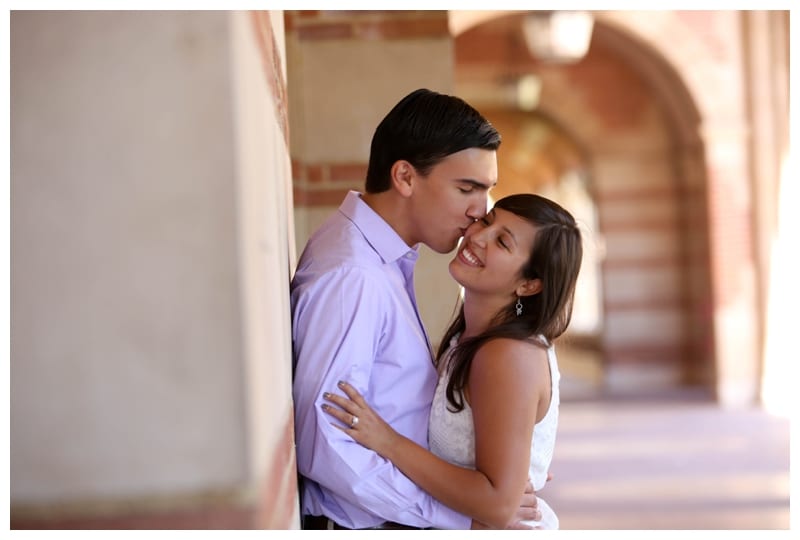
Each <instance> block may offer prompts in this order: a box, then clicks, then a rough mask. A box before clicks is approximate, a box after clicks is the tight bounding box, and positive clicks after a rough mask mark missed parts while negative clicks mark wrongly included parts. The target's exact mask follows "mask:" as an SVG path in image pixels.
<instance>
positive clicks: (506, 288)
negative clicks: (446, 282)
mask: <svg viewBox="0 0 800 540" xmlns="http://www.w3.org/2000/svg"><path fill="white" fill-rule="evenodd" d="M535 237H536V226H535V225H533V224H532V223H531V222H529V221H527V220H525V219H523V218H521V217H519V216H517V215H516V214H514V213H512V212H509V211H507V210H503V209H500V208H495V209H493V210H492V211H491V212H489V213H488V214H487V215H486V217H484V218H483V219H479V220H478V221H476V222H475V223H473V224H472V225H470V226H469V228H468V229H467V231H466V232H465V233H464V239H463V241H462V242H461V245H460V246H459V248H458V251H457V252H456V256H455V258H453V260H452V261H451V262H450V275H452V276H453V279H455V280H456V281H457V282H458V283H459V284H461V285H462V286H463V287H464V289H465V290H466V291H469V292H470V293H476V294H484V295H497V296H498V297H499V298H502V299H503V301H504V302H505V301H510V300H511V299H513V298H515V297H516V294H517V293H516V291H517V288H518V287H519V286H520V285H521V284H522V283H524V282H525V281H526V280H525V279H524V278H523V277H522V275H521V272H522V267H523V266H524V265H525V264H526V263H527V262H528V258H529V257H530V254H531V250H532V249H533V242H534V239H535Z"/></svg>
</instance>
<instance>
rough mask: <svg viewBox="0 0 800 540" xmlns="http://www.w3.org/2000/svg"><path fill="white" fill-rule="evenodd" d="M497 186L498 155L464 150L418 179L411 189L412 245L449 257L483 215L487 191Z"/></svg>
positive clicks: (477, 149)
mask: <svg viewBox="0 0 800 540" xmlns="http://www.w3.org/2000/svg"><path fill="white" fill-rule="evenodd" d="M496 184H497V152H495V151H494V150H484V149H482V148H467V149H466V150H461V151H460V152H456V153H455V154H451V155H449V156H447V157H446V158H445V159H443V160H442V161H441V162H439V163H438V164H437V165H436V166H435V167H433V168H432V169H431V171H430V173H429V174H428V176H426V177H422V176H420V177H419V178H418V179H417V184H416V186H415V189H414V195H413V197H414V215H413V219H414V228H413V235H414V239H415V241H414V242H413V243H417V242H421V243H423V244H425V245H427V246H428V247H429V248H431V249H432V250H433V251H436V252H437V253H449V252H450V251H452V250H453V249H454V248H455V247H456V245H457V244H458V240H459V238H461V237H462V236H463V235H464V231H466V230H467V227H469V226H470V225H471V224H472V223H473V222H474V221H475V220H476V219H480V218H482V217H483V216H484V215H486V206H487V196H488V194H489V190H490V189H491V188H493V187H494V186H495V185H496Z"/></svg>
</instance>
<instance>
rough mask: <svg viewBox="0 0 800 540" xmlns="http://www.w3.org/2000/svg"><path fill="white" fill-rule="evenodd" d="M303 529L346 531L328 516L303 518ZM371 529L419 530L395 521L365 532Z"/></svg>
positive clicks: (385, 522)
mask: <svg viewBox="0 0 800 540" xmlns="http://www.w3.org/2000/svg"><path fill="white" fill-rule="evenodd" d="M303 529H307V530H326V529H327V530H331V529H345V530H350V529H348V528H347V527H342V526H341V525H339V524H338V523H336V522H335V521H333V520H332V519H330V518H328V517H326V516H303ZM370 529H419V527H411V526H410V525H403V524H402V523H395V522H394V521H384V522H383V523H380V524H378V525H375V526H374V527H364V530H370Z"/></svg>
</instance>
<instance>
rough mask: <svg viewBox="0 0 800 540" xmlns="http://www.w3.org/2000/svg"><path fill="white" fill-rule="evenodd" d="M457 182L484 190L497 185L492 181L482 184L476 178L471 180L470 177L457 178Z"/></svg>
mask: <svg viewBox="0 0 800 540" xmlns="http://www.w3.org/2000/svg"><path fill="white" fill-rule="evenodd" d="M458 182H459V183H460V184H467V185H470V186H472V187H474V188H475V189H483V190H486V191H489V190H490V189H492V188H493V187H494V186H496V185H497V182H494V183H492V184H484V183H483V182H479V181H477V180H473V179H472V178H459V179H458Z"/></svg>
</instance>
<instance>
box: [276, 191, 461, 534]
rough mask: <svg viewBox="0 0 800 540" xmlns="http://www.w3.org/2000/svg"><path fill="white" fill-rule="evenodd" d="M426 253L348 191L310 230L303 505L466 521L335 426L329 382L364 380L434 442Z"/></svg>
mask: <svg viewBox="0 0 800 540" xmlns="http://www.w3.org/2000/svg"><path fill="white" fill-rule="evenodd" d="M417 256H418V253H417V251H416V250H415V249H412V248H409V247H408V245H407V244H406V243H405V242H404V241H403V240H402V239H401V238H400V237H399V236H398V235H397V233H396V232H395V231H394V229H392V228H391V227H390V226H389V225H388V224H387V223H386V222H385V221H384V220H383V219H382V218H381V217H380V216H379V215H378V214H376V213H375V212H374V211H373V210H372V209H371V208H370V207H369V206H367V204H366V203H364V202H363V201H362V200H361V197H360V195H359V193H357V192H355V191H351V192H350V193H349V194H348V195H347V197H346V198H345V200H344V202H343V203H342V205H341V206H340V207H339V211H338V212H336V213H334V214H333V215H332V216H331V217H330V218H328V220H327V221H325V223H323V224H322V226H321V227H320V228H319V229H318V230H317V231H316V232H315V233H314V234H313V235H312V236H311V238H310V239H309V241H308V244H307V245H306V248H305V250H304V251H303V254H302V256H301V257H300V262H299V263H298V267H297V271H296V273H295V276H294V279H293V280H292V286H291V303H292V340H293V346H294V386H293V396H294V407H295V433H296V442H297V465H298V470H299V471H300V474H301V475H302V476H303V477H304V479H303V488H302V507H301V511H302V513H303V514H304V515H325V516H327V517H329V518H331V519H332V520H334V521H336V522H337V523H338V524H340V525H342V526H343V527H348V528H354V529H356V528H365V527H372V526H375V525H377V524H379V523H382V522H384V521H395V522H398V523H404V524H406V525H411V526H415V527H434V528H440V529H469V528H470V524H471V519H470V518H468V517H466V516H464V515H462V514H459V513H457V512H455V511H454V510H452V509H450V508H448V507H447V506H445V505H443V504H442V503H440V502H438V501H437V500H435V499H433V498H432V497H431V496H430V495H428V494H427V493H426V492H424V491H423V490H422V489H420V488H419V487H417V486H416V485H415V484H414V483H413V482H411V481H410V480H409V479H408V478H407V477H406V476H405V475H403V473H401V472H400V471H399V470H398V469H397V468H396V467H395V466H394V465H393V464H392V463H391V462H390V461H387V460H386V459H384V458H382V457H381V456H379V455H378V454H376V453H375V452H373V451H371V450H367V449H366V448H364V447H363V446H361V445H360V444H358V443H357V442H355V441H353V440H352V439H351V438H350V437H348V436H347V435H346V434H344V433H342V432H341V431H339V430H338V429H336V428H334V427H333V426H332V425H331V422H335V420H334V419H333V418H332V417H331V416H329V415H327V414H325V413H324V412H323V411H322V409H321V405H322V404H323V403H324V402H325V401H324V400H323V398H322V393H323V392H326V391H328V392H338V393H341V390H339V389H338V387H337V386H336V382H337V381H339V380H345V381H347V382H349V383H351V384H352V385H353V386H355V387H356V388H357V389H358V391H359V392H361V393H362V394H363V395H364V397H365V398H366V400H367V402H368V403H370V404H371V405H372V407H374V408H375V410H376V411H377V412H378V413H379V414H380V415H381V416H382V417H383V418H384V420H386V421H387V422H388V423H389V424H391V425H392V427H393V428H394V429H395V430H397V431H398V432H399V433H401V434H403V435H405V436H406V437H408V438H410V439H412V440H414V441H416V442H417V443H419V444H420V445H422V446H424V447H425V448H427V447H428V437H427V434H428V417H429V414H430V408H431V402H432V400H433V394H434V390H435V388H436V383H437V373H436V370H435V368H434V366H433V362H432V356H431V349H430V344H429V342H428V338H427V334H426V333H425V329H424V327H423V325H422V322H421V319H420V317H419V311H418V309H417V304H416V298H415V296H414V285H413V271H414V264H415V262H416V260H417Z"/></svg>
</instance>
